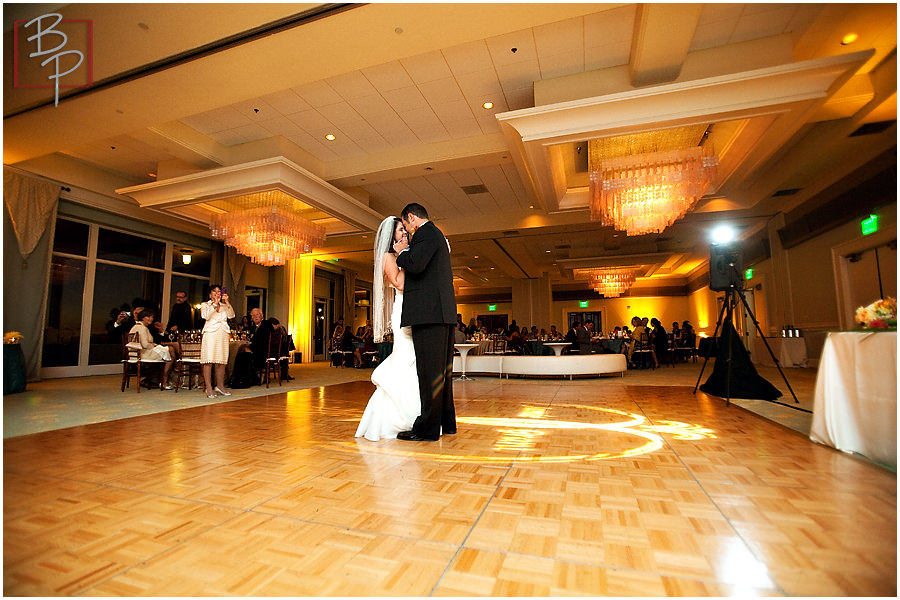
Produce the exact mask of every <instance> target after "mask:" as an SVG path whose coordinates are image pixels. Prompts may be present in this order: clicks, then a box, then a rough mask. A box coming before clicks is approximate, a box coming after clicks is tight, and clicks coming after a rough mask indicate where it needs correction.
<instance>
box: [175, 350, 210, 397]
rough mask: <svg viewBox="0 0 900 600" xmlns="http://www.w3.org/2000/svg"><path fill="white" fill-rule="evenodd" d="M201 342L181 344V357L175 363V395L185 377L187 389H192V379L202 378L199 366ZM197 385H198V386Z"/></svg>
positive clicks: (200, 366)
mask: <svg viewBox="0 0 900 600" xmlns="http://www.w3.org/2000/svg"><path fill="white" fill-rule="evenodd" d="M200 345H201V342H181V344H180V346H181V356H179V357H178V360H176V361H175V373H176V376H175V393H176V394H177V393H178V390H179V389H180V388H181V382H182V379H183V378H184V377H187V382H188V385H187V388H188V389H189V390H190V389H191V388H192V387H193V378H194V376H195V375H196V376H197V377H200V378H202V377H203V368H202V365H201V364H200ZM198 381H199V379H198ZM198 385H199V384H198Z"/></svg>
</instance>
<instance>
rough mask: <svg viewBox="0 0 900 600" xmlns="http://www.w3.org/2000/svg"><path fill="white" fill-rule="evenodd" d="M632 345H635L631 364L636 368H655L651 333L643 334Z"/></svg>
mask: <svg viewBox="0 0 900 600" xmlns="http://www.w3.org/2000/svg"><path fill="white" fill-rule="evenodd" d="M631 343H632V344H634V349H633V350H632V351H631V363H632V364H633V365H634V366H635V367H640V368H646V367H647V366H648V365H649V366H650V367H651V368H653V344H652V342H651V341H650V332H649V331H643V332H641V334H640V335H639V336H638V337H637V338H635V339H633V340H632V342H631Z"/></svg>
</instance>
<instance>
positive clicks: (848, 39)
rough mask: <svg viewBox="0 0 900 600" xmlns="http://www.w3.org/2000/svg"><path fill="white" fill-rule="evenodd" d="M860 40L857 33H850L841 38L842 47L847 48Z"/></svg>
mask: <svg viewBox="0 0 900 600" xmlns="http://www.w3.org/2000/svg"><path fill="white" fill-rule="evenodd" d="M858 39H859V35H858V34H856V33H848V34H847V35H845V36H844V37H842V38H841V46H846V45H848V44H852V43H853V42H855V41H856V40H858Z"/></svg>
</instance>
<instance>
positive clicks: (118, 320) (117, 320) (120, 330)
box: [106, 304, 135, 344]
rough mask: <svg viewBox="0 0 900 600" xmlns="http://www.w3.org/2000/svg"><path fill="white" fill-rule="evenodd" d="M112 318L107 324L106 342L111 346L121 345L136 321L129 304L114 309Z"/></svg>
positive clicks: (111, 313)
mask: <svg viewBox="0 0 900 600" xmlns="http://www.w3.org/2000/svg"><path fill="white" fill-rule="evenodd" d="M110 316H111V317H112V320H110V321H109V322H107V323H106V341H107V343H109V344H121V343H123V341H124V340H125V337H126V336H127V335H128V332H129V331H131V328H132V327H134V324H135V320H134V319H133V318H132V316H131V311H130V310H129V306H128V305H127V304H123V305H122V308H120V309H115V308H114V309H112V311H110Z"/></svg>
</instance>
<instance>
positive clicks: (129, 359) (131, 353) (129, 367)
mask: <svg viewBox="0 0 900 600" xmlns="http://www.w3.org/2000/svg"><path fill="white" fill-rule="evenodd" d="M126 340H127V341H126ZM141 350H142V348H141V343H140V342H139V341H138V334H136V333H129V334H128V335H127V336H126V337H123V338H122V391H123V392H124V391H125V388H127V387H130V386H131V378H132V377H136V378H137V384H136V385H135V386H134V387H135V388H137V392H138V393H139V394H140V393H141V377H142V376H143V377H147V376H148V375H150V374H151V373H152V372H153V370H154V369H158V370H159V377H160V381H161V380H162V374H163V371H164V367H165V365H166V363H165V361H163V360H157V359H150V358H141ZM142 373H143V375H142Z"/></svg>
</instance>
